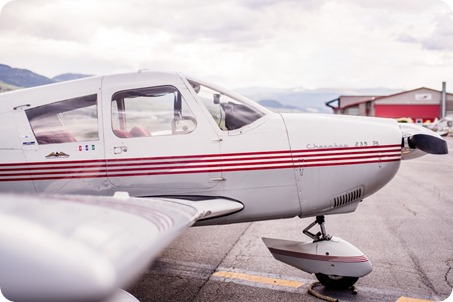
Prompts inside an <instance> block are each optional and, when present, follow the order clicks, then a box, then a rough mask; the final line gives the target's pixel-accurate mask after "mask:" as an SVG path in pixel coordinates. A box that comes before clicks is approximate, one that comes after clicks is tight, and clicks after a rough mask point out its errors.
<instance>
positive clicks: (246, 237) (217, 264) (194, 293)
mask: <svg viewBox="0 0 453 302" xmlns="http://www.w3.org/2000/svg"><path fill="white" fill-rule="evenodd" d="M447 141H448V144H449V151H450V154H449V155H444V156H424V157H422V158H419V159H414V160H410V161H403V162H402V164H401V168H400V171H399V173H398V174H397V176H396V177H395V178H394V179H393V180H392V182H391V183H390V184H388V185H387V186H386V187H385V188H383V189H382V190H381V191H379V192H378V193H376V194H375V195H373V196H371V197H369V198H367V199H365V200H364V201H363V202H362V203H361V204H360V205H359V207H358V208H357V210H356V211H355V212H354V213H351V214H346V215H334V216H327V217H326V228H327V232H328V233H329V234H331V235H334V236H337V237H341V238H343V239H345V240H347V241H349V242H351V243H352V244H354V245H355V246H356V247H358V248H359V249H360V250H362V251H363V252H364V253H365V254H366V255H367V257H368V258H369V259H370V260H371V262H372V263H373V272H372V273H371V274H369V275H368V276H365V277H363V278H361V279H360V280H359V281H358V282H357V283H356V287H357V290H358V293H357V294H353V293H352V292H351V291H349V290H347V291H326V290H325V289H324V288H323V287H322V286H320V287H317V288H316V290H317V291H319V292H321V293H323V294H327V295H329V296H331V297H335V298H338V299H340V301H355V302H356V301H357V302H358V301H367V302H369V301H371V302H373V301H380V302H381V301H392V302H395V301H398V302H422V301H443V300H445V299H447V298H448V297H449V296H450V294H451V293H452V288H453V269H452V267H453V138H447ZM312 220H313V219H311V218H307V219H299V218H293V219H285V220H274V221H263V222H253V223H243V224H234V225H226V226H211V227H194V228H191V229H189V230H188V231H187V232H185V233H184V234H183V235H182V236H181V237H179V238H178V239H177V241H175V242H174V244H172V245H171V246H170V247H169V248H168V249H166V250H165V251H164V253H163V254H162V255H161V257H160V258H158V260H157V261H156V262H155V263H154V264H153V265H152V266H151V267H150V268H149V269H148V270H147V271H146V273H145V274H144V275H143V276H142V278H141V279H139V280H137V282H136V283H135V284H134V285H133V286H132V287H131V288H129V289H128V290H129V292H131V293H132V294H133V295H134V296H135V297H137V298H138V299H139V300H140V301H142V302H149V301H197V302H201V301H278V302H281V301H298V302H300V301H303V302H305V301H307V302H312V301H313V302H315V301H321V300H319V299H317V298H315V297H313V296H311V295H309V294H308V293H307V288H308V287H309V286H310V284H311V283H313V282H314V281H316V278H315V276H313V275H310V274H307V273H304V272H302V271H299V270H297V269H295V268H292V267H290V266H288V265H286V264H283V263H281V262H279V261H277V260H275V259H274V258H273V257H272V255H271V254H270V253H269V251H268V250H267V248H266V246H265V245H264V243H263V242H262V240H261V237H272V238H281V239H289V240H301V241H307V240H308V237H306V236H304V235H303V234H302V230H303V229H304V228H305V227H306V226H307V225H308V224H309V223H311V222H312ZM450 299H452V301H453V297H452V298H450Z"/></svg>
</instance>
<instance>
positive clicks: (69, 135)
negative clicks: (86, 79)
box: [25, 94, 99, 145]
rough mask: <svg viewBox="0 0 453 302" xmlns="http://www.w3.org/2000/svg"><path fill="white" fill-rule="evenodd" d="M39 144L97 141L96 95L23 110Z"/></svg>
mask: <svg viewBox="0 0 453 302" xmlns="http://www.w3.org/2000/svg"><path fill="white" fill-rule="evenodd" d="M25 113H26V114H27V118H28V120H29V122H30V126H31V128H32V130H33V133H34V134H35V137H36V140H37V142H38V144H40V145H43V144H59V143H70V142H81V141H96V140H99V127H98V108H97V97H96V95H95V94H93V95H88V96H83V97H78V98H73V99H68V100H64V101H60V102H55V103H52V104H48V105H44V106H40V107H36V108H32V109H28V110H26V111H25Z"/></svg>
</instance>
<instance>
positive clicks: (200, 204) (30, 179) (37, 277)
mask: <svg viewBox="0 0 453 302" xmlns="http://www.w3.org/2000/svg"><path fill="white" fill-rule="evenodd" d="M0 116H1V120H2V123H1V124H0V155H1V157H0V158H1V165H0V192H2V194H1V195H0V200H1V202H0V242H1V246H0V287H1V290H2V292H3V294H4V295H5V297H6V298H8V299H10V300H13V301H115V299H118V297H119V296H121V297H122V298H123V299H124V298H125V297H126V298H127V297H128V296H127V293H126V292H123V291H121V288H122V287H124V286H125V285H127V284H130V282H132V281H133V280H134V278H135V277H136V276H137V274H139V273H140V272H141V271H142V270H143V269H144V268H146V266H147V265H148V264H149V263H150V262H151V261H152V260H153V259H155V258H156V257H157V256H158V255H159V253H160V252H162V250H163V249H165V247H167V246H168V245H169V244H170V243H171V242H172V241H173V240H174V239H175V238H176V237H177V236H178V235H179V234H181V233H182V232H183V231H184V230H185V229H186V228H188V227H190V226H192V225H215V224H229V223H238V222H250V221H258V220H270V219H281V218H291V217H295V216H299V217H301V218H305V217H315V220H314V222H313V223H311V224H310V225H309V226H307V227H306V228H305V229H304V233H305V234H306V235H307V236H308V237H309V238H310V240H309V241H307V242H299V241H290V240H284V239H272V238H263V241H264V243H265V244H266V246H267V247H268V249H269V251H270V252H271V253H272V255H273V256H274V257H275V258H276V259H278V260H280V261H283V262H284V263H287V264H289V265H292V266H295V267H297V268H299V269H301V270H302V271H305V272H308V273H312V274H315V275H316V277H317V278H318V279H319V281H320V282H321V283H322V284H323V285H324V286H326V287H330V288H347V287H350V286H352V285H353V284H354V283H355V282H356V281H357V280H358V279H359V278H360V277H362V276H365V275H367V274H369V273H370V272H371V270H372V266H371V262H370V260H369V259H368V258H367V257H366V256H365V255H364V254H363V253H362V252H361V251H360V250H359V249H357V248H356V247H354V246H353V245H352V244H350V243H348V242H346V241H345V240H343V239H341V238H337V237H333V236H330V235H329V234H328V233H327V232H326V226H325V225H326V223H325V220H326V219H325V216H326V215H333V214H342V213H350V212H354V211H355V210H356V208H357V206H358V204H359V203H360V202H361V201H362V200H363V199H365V198H366V197H367V196H370V195H372V194H373V193H375V192H376V191H378V190H379V189H381V188H382V187H383V186H385V185H386V184H387V183H388V182H389V181H390V180H391V179H392V178H393V177H394V176H395V174H396V173H397V171H398V168H399V166H400V163H401V159H411V158H416V157H419V156H422V155H425V154H427V153H430V154H447V153H448V148H447V144H446V142H445V141H444V140H443V139H442V138H441V137H440V136H439V135H437V134H436V133H434V132H432V131H430V130H428V129H424V128H422V127H418V126H414V125H409V124H398V123H397V122H396V121H394V120H391V119H379V118H369V117H352V116H338V115H316V114H279V113H273V112H271V111H269V110H267V109H265V108H263V107H261V106H260V105H258V104H256V103H254V102H252V101H250V100H248V99H247V98H245V97H243V96H240V95H238V94H236V93H234V92H232V91H229V90H226V89H224V88H222V87H220V86H217V85H215V84H212V83H209V82H206V81H203V80H200V79H196V78H193V77H189V76H185V75H182V74H179V73H160V72H150V71H138V72H135V73H128V74H117V75H108V76H96V77H91V78H85V79H79V80H75V81H69V82H64V83H58V84H52V85H46V86H40V87H35V88H29V89H23V90H17V91H13V92H7V93H2V94H0ZM315 226H319V227H320V231H319V232H317V233H313V232H312V231H311V229H312V228H313V227H315ZM129 298H130V301H136V300H135V299H134V298H133V297H129Z"/></svg>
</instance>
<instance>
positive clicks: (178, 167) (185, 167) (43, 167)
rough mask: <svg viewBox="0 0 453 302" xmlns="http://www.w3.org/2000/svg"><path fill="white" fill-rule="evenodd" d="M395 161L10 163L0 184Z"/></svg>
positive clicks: (291, 154) (289, 157)
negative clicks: (5, 182) (6, 182)
mask: <svg viewBox="0 0 453 302" xmlns="http://www.w3.org/2000/svg"><path fill="white" fill-rule="evenodd" d="M400 160H401V146H400V145H386V146H376V147H356V148H333V149H316V150H293V151H290V150H284V151H266V152H249V153H230V154H206V155H188V156H169V157H149V158H127V159H108V160H106V161H103V160H86V161H48V162H35V163H28V164H24V163H10V164H4V165H2V166H1V167H0V181H3V182H4V181H30V180H57V179H71V178H99V177H107V176H108V177H124V176H152V175H172V174H194V173H215V172H240V171H253V170H272V169H289V168H295V167H297V168H310V167H325V166H342V165H357V164H370V163H385V162H395V161H400Z"/></svg>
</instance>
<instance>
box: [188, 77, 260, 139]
mask: <svg viewBox="0 0 453 302" xmlns="http://www.w3.org/2000/svg"><path fill="white" fill-rule="evenodd" d="M189 83H190V84H191V85H192V88H193V89H194V91H195V93H196V94H197V96H198V98H199V99H200V100H201V101H202V103H203V104H204V105H205V106H206V108H207V109H208V111H209V113H210V114H211V116H212V118H213V119H214V121H215V122H216V124H217V125H218V126H219V128H220V129H221V130H223V131H230V130H236V129H240V128H242V127H244V126H246V125H249V124H251V123H253V122H254V121H256V120H258V119H259V118H261V117H263V116H264V115H265V114H266V113H265V112H264V111H261V110H259V108H257V107H254V106H251V105H250V104H248V103H245V102H243V101H241V100H238V99H235V98H233V97H231V96H229V95H227V94H225V93H222V92H220V91H217V90H215V89H213V88H210V87H208V86H206V85H202V84H199V83H197V82H194V81H189Z"/></svg>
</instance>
